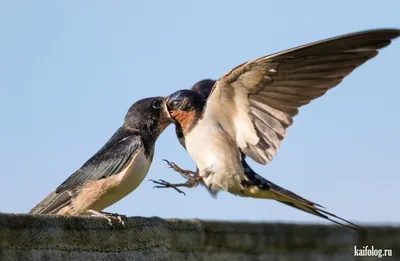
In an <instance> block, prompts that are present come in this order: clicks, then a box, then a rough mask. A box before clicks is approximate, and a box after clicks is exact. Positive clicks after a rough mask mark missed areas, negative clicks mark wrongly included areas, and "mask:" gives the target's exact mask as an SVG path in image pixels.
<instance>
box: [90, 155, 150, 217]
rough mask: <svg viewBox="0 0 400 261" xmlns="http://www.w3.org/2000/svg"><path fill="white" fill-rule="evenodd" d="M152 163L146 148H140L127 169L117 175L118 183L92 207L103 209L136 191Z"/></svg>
mask: <svg viewBox="0 0 400 261" xmlns="http://www.w3.org/2000/svg"><path fill="white" fill-rule="evenodd" d="M150 165H151V159H148V158H147V157H146V156H145V154H144V148H142V149H140V151H139V152H138V154H137V155H136V157H134V158H133V159H132V160H131V162H130V163H129V165H128V166H127V167H126V168H125V170H124V171H122V172H121V173H119V174H117V175H115V177H114V178H115V179H116V183H115V184H116V185H115V186H114V187H112V188H111V189H109V190H108V191H107V192H106V193H105V194H104V195H103V196H102V197H100V198H99V199H98V200H97V201H96V202H95V203H94V204H93V205H92V207H91V208H92V209H94V210H98V211H101V210H103V209H105V208H107V207H109V206H111V205H112V204H114V203H116V202H117V201H119V200H121V199H122V198H124V197H125V196H127V195H128V194H129V193H131V192H132V191H134V190H135V189H136V188H137V187H138V186H139V185H140V184H141V183H142V181H143V179H144V177H145V176H146V175H147V172H148V171H149V168H150Z"/></svg>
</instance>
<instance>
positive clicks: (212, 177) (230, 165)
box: [185, 124, 243, 190]
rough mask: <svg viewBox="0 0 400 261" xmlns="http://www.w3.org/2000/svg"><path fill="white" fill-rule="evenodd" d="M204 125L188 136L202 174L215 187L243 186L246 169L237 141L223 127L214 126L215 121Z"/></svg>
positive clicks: (208, 184) (216, 188) (187, 143)
mask: <svg viewBox="0 0 400 261" xmlns="http://www.w3.org/2000/svg"><path fill="white" fill-rule="evenodd" d="M203 126H204V127H203ZM203 126H202V125H200V126H196V128H194V129H193V130H192V131H191V132H190V133H189V134H188V135H186V136H185V140H186V142H185V145H186V150H187V151H188V153H189V154H190V156H191V157H192V159H193V160H194V161H195V163H196V165H197V167H198V168H199V175H200V176H202V177H203V181H204V183H205V184H206V186H207V187H211V188H212V189H213V190H214V189H215V190H219V189H222V190H229V188H230V187H237V186H239V185H240V183H241V180H242V177H243V169H242V166H241V164H240V153H239V149H238V148H237V146H236V143H234V142H232V141H231V140H229V136H227V135H225V133H224V132H223V131H222V130H221V129H219V128H217V127H214V128H212V127H211V128H210V127H209V126H212V125H211V124H203Z"/></svg>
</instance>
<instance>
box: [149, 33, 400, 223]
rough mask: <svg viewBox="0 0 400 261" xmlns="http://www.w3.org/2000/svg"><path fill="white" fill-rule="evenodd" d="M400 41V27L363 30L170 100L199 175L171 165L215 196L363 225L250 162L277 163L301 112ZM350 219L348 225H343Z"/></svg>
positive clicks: (239, 70) (246, 66) (253, 64)
mask: <svg viewBox="0 0 400 261" xmlns="http://www.w3.org/2000/svg"><path fill="white" fill-rule="evenodd" d="M399 35H400V30H397V29H381V30H370V31H363V32H358V33H353V34H348V35H343V36H339V37H335V38H330V39H326V40H323V41H319V42H315V43H311V44H307V45H303V46H300V47H296V48H293V49H289V50H286V51H282V52H279V53H276V54H272V55H268V56H264V57H261V58H258V59H255V60H252V61H249V62H246V63H243V64H241V65H239V66H237V67H235V68H234V69H232V70H231V71H229V72H228V73H226V74H225V75H223V76H222V77H221V78H220V79H219V80H217V81H215V82H214V81H212V80H204V81H201V82H199V83H198V84H196V85H195V86H194V87H193V88H192V90H180V91H177V92H175V93H173V94H171V95H170V96H169V97H167V103H166V104H167V109H168V113H169V115H170V117H171V118H172V119H173V121H174V123H175V126H176V133H177V136H178V139H179V141H180V143H181V144H182V145H183V146H184V148H185V149H186V150H187V152H188V153H189V154H190V156H191V157H192V159H193V160H194V161H195V163H196V166H197V171H196V172H193V171H185V170H182V169H180V168H179V167H178V166H177V165H175V164H174V163H169V165H170V166H171V167H172V168H174V169H175V170H176V171H178V172H180V173H181V174H183V175H184V176H185V177H186V178H187V179H188V181H187V182H186V183H183V184H170V183H168V182H165V181H163V180H160V181H159V182H156V183H158V184H160V186H157V187H173V188H175V189H177V187H178V186H187V187H192V186H195V185H197V184H198V183H203V184H204V185H205V186H206V187H207V189H208V190H209V191H210V192H211V193H213V194H216V193H217V192H218V191H220V190H223V191H228V192H230V193H232V194H235V195H239V196H243V197H253V198H266V199H274V200H277V201H279V202H282V203H284V204H287V205H289V206H292V207H295V208H298V209H300V210H303V211H306V212H308V213H311V214H314V215H317V216H319V217H322V218H325V219H329V220H331V221H333V222H335V223H337V224H340V225H343V226H347V227H350V228H353V229H360V228H361V227H359V226H357V225H356V224H353V223H351V222H349V221H347V220H345V219H342V218H340V217H338V216H336V215H334V214H332V213H329V212H327V211H325V210H323V209H322V207H321V206H320V205H318V204H316V203H314V202H311V201H309V200H306V199H304V198H302V197H300V196H298V195H296V194H294V193H292V192H291V191H288V190H285V189H283V188H281V187H279V186H277V185H275V184H274V183H272V182H270V181H268V180H266V179H264V178H263V177H261V176H260V175H258V174H256V173H255V172H254V171H253V170H252V169H251V168H250V167H249V165H248V164H247V162H246V161H245V157H246V156H247V157H249V158H251V159H253V160H254V161H256V162H258V163H260V164H263V165H265V164H266V163H268V162H269V161H271V160H272V159H273V157H274V156H275V154H276V152H277V150H278V148H279V146H280V143H281V142H282V140H283V139H284V137H285V136H286V130H287V128H288V127H289V126H290V125H292V123H293V117H294V116H295V115H297V113H298V109H299V107H301V106H303V105H305V104H308V103H310V102H311V101H312V100H314V99H316V98H318V97H320V96H322V95H323V94H325V93H326V92H327V91H328V90H329V89H331V88H333V87H335V86H337V85H338V84H339V83H340V82H341V81H342V80H343V79H344V78H345V77H346V76H347V75H349V74H350V73H351V72H352V71H353V70H354V69H355V68H357V67H358V66H360V65H361V64H363V63H365V62H366V61H368V60H369V59H371V58H373V57H375V56H376V55H377V54H378V50H379V49H381V48H383V47H385V46H388V45H389V44H390V43H391V40H393V39H395V38H396V37H398V36H399ZM341 221H343V222H341Z"/></svg>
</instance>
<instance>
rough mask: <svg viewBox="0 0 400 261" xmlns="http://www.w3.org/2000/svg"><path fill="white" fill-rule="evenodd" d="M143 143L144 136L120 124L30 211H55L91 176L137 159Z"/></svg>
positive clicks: (109, 172) (106, 174) (106, 173)
mask: <svg viewBox="0 0 400 261" xmlns="http://www.w3.org/2000/svg"><path fill="white" fill-rule="evenodd" d="M141 146H142V139H141V136H140V135H139V134H138V132H136V131H128V130H125V129H123V128H120V129H119V130H118V131H117V132H116V133H115V134H114V135H113V136H112V137H111V138H110V140H109V141H108V142H107V143H106V144H105V145H104V146H103V148H101V149H100V150H99V151H98V152H97V153H96V154H95V155H94V156H93V157H91V158H90V159H89V160H88V161H87V162H86V163H85V164H84V165H83V166H82V167H81V168H80V169H78V170H77V171H76V172H75V173H74V174H72V175H71V176H70V177H69V178H68V179H67V180H65V181H64V182H63V183H62V184H61V185H60V186H59V187H58V188H57V189H56V190H55V191H54V192H52V193H50V194H49V195H48V196H47V197H46V198H45V199H43V200H42V201H41V202H40V203H39V204H38V205H37V206H35V207H34V208H33V209H32V210H31V211H30V212H29V213H30V214H55V213H57V212H58V211H59V210H60V209H61V208H63V207H64V206H66V205H68V204H70V202H71V199H72V198H73V197H74V195H75V194H76V193H77V192H78V193H79V189H80V188H81V187H82V186H83V185H84V184H85V183H86V182H87V181H89V180H99V179H103V178H107V177H110V176H112V175H115V174H118V173H120V172H121V171H122V170H124V169H125V167H126V166H127V165H128V164H129V163H130V162H131V161H132V160H133V159H134V157H135V156H136V155H137V152H138V151H139V150H140V148H141Z"/></svg>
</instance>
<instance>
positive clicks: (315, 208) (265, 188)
mask: <svg viewBox="0 0 400 261" xmlns="http://www.w3.org/2000/svg"><path fill="white" fill-rule="evenodd" d="M243 162H244V167H245V172H246V175H247V177H248V178H249V182H248V184H245V186H246V187H247V188H246V189H245V190H244V191H243V194H244V196H246V197H252V198H267V199H274V200H276V201H279V202H281V203H283V204H286V205H288V206H291V207H294V208H297V209H299V210H302V211H304V212H307V213H310V214H313V215H315V216H318V217H321V218H324V219H327V220H330V221H331V222H333V223H336V224H338V225H341V226H344V227H348V228H350V229H354V230H366V229H365V228H363V227H361V226H359V225H357V224H354V223H352V222H350V221H348V220H346V219H344V218H341V217H339V216H337V215H335V214H333V213H330V212H328V211H326V210H324V209H323V208H324V207H323V206H321V205H319V204H317V203H315V202H312V201H309V200H307V199H305V198H303V197H301V196H299V195H297V194H295V193H293V192H291V191H289V190H286V189H284V188H282V187H280V186H278V185H276V184H274V183H272V182H271V181H269V180H267V179H264V178H263V177H261V176H260V175H258V174H257V173H255V172H254V171H253V170H252V169H251V168H250V167H249V166H248V165H247V163H246V162H245V161H244V160H243Z"/></svg>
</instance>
